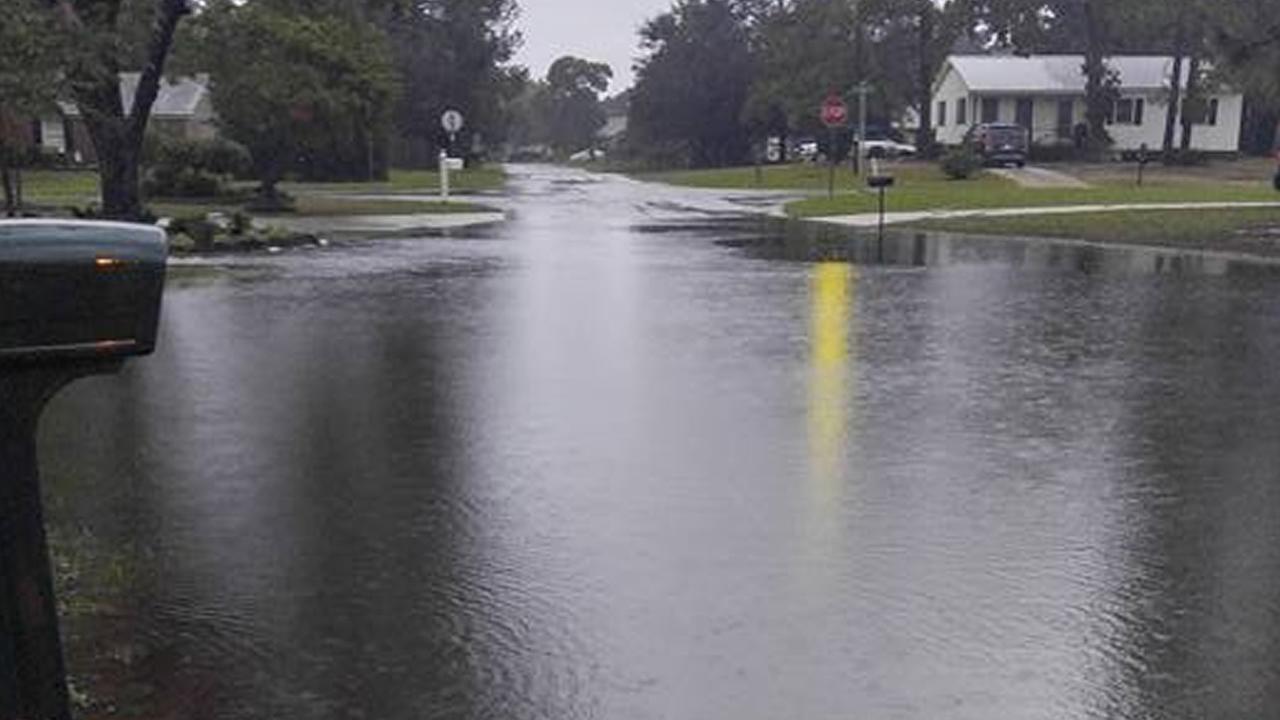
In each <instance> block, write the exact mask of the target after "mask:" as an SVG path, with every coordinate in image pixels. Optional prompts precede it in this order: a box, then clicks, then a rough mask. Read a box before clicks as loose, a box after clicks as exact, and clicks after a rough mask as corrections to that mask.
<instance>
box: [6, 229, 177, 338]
mask: <svg viewBox="0 0 1280 720" xmlns="http://www.w3.org/2000/svg"><path fill="white" fill-rule="evenodd" d="M167 257H168V245H167V240H166V237H165V234H164V232H163V231H162V230H160V229H158V228H154V227H149V226H146V225H128V224H124V223H105V222H73V221H62V220H16V221H0V363H15V362H19V363H23V362H31V361H58V360H91V359H110V358H123V357H129V356H133V355H146V354H148V353H150V352H151V351H152V350H154V349H155V344H156V326H157V323H158V320H159V316H160V297H161V294H162V292H163V289H164V275H165V261H166V259H167Z"/></svg>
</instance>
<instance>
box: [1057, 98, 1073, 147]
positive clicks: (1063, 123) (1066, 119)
mask: <svg viewBox="0 0 1280 720" xmlns="http://www.w3.org/2000/svg"><path fill="white" fill-rule="evenodd" d="M1075 124H1076V101H1075V100H1059V101H1058V139H1059V140H1070V139H1071V131H1072V130H1073V129H1074V127H1075Z"/></svg>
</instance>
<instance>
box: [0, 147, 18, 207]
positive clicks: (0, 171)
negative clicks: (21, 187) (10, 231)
mask: <svg viewBox="0 0 1280 720" xmlns="http://www.w3.org/2000/svg"><path fill="white" fill-rule="evenodd" d="M0 184H3V185H4V214H5V216H7V217H13V216H15V215H17V213H18V202H17V198H15V197H14V194H13V178H12V176H11V175H10V173H9V163H7V162H4V161H3V160H0Z"/></svg>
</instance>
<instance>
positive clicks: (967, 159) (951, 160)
mask: <svg viewBox="0 0 1280 720" xmlns="http://www.w3.org/2000/svg"><path fill="white" fill-rule="evenodd" d="M981 168H982V161H981V160H980V159H978V156H977V155H976V154H975V153H974V152H973V150H972V149H970V148H969V147H958V148H952V149H951V150H948V151H947V154H946V155H943V156H942V172H944V173H946V175H947V177H949V178H951V179H952V180H968V179H969V178H970V177H972V176H973V174H974V173H976V172H978V170H979V169H981Z"/></svg>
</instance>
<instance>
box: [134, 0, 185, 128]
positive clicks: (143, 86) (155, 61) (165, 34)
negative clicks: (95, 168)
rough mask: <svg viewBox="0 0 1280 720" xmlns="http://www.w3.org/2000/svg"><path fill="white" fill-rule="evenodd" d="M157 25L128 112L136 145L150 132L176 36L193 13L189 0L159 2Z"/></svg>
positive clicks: (154, 26) (164, 0)
mask: <svg viewBox="0 0 1280 720" xmlns="http://www.w3.org/2000/svg"><path fill="white" fill-rule="evenodd" d="M157 1H158V2H159V7H157V8H156V20H155V24H154V25H153V26H152V28H151V43H150V44H149V45H148V47H147V64H146V66H145V67H144V68H143V69H142V76H141V77H140V78H139V79H138V89H137V92H135V93H134V96H133V107H132V108H131V109H130V111H129V133H130V135H131V136H132V137H131V139H132V140H133V141H134V142H138V143H141V142H142V138H143V136H144V135H145V134H146V131H147V120H148V118H149V117H150V116H151V106H152V105H154V104H155V102H156V97H158V96H159V94H160V79H161V78H162V77H163V76H164V63H165V60H166V59H167V58H168V57H169V49H170V48H171V47H172V46H173V36H174V33H175V32H176V31H177V29H178V22H179V21H180V20H182V16H184V15H186V14H187V13H189V12H191V7H190V5H188V3H187V0H157Z"/></svg>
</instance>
